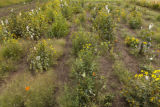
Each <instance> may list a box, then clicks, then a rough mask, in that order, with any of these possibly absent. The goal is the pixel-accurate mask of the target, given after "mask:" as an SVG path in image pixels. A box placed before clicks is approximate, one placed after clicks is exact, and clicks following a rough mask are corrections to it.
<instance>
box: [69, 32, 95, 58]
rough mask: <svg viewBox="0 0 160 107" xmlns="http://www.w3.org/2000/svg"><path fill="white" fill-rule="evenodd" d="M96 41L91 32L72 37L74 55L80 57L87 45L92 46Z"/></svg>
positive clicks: (79, 33)
mask: <svg viewBox="0 0 160 107" xmlns="http://www.w3.org/2000/svg"><path fill="white" fill-rule="evenodd" d="M94 41H95V39H94V37H92V35H91V34H90V33H89V32H85V31H83V30H82V31H80V32H76V33H74V34H73V36H72V46H73V54H74V55H76V56H77V55H78V53H79V51H80V50H81V49H83V46H84V45H85V44H90V43H93V42H94Z"/></svg>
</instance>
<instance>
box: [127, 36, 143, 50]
mask: <svg viewBox="0 0 160 107" xmlns="http://www.w3.org/2000/svg"><path fill="white" fill-rule="evenodd" d="M139 42H140V41H139V40H138V39H137V38H135V37H131V36H127V37H126V39H125V43H126V45H127V46H128V47H132V48H138V45H139Z"/></svg>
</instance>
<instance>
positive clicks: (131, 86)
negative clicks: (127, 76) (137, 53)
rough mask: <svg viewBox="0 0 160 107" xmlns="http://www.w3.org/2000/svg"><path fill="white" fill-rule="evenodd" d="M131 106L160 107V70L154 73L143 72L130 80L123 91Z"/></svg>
mask: <svg viewBox="0 0 160 107" xmlns="http://www.w3.org/2000/svg"><path fill="white" fill-rule="evenodd" d="M122 95H123V96H124V97H125V98H126V100H127V101H128V102H129V104H130V105H132V106H133V105H134V106H143V107H145V106H154V107H159V106H160V70H154V71H152V72H148V71H144V70H142V71H141V73H139V74H136V75H135V76H134V78H132V79H131V80H129V82H128V84H127V85H125V88H124V89H123V91H122Z"/></svg>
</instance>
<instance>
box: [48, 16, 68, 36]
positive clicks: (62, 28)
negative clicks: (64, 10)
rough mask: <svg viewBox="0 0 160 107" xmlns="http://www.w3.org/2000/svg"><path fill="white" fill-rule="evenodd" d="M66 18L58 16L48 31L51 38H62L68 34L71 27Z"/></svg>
mask: <svg viewBox="0 0 160 107" xmlns="http://www.w3.org/2000/svg"><path fill="white" fill-rule="evenodd" d="M68 27H69V26H68V24H67V21H66V19H65V18H63V17H62V16H58V17H57V18H56V19H55V22H54V23H53V24H52V25H51V28H50V29H49V31H48V37H50V38H54V37H56V38H61V37H64V36H66V35H67V34H68V32H69V28H68Z"/></svg>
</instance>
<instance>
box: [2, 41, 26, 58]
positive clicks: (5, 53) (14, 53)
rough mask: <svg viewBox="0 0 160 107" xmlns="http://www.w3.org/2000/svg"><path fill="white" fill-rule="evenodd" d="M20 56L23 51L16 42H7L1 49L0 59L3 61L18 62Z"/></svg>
mask: <svg viewBox="0 0 160 107" xmlns="http://www.w3.org/2000/svg"><path fill="white" fill-rule="evenodd" d="M22 56H23V49H22V46H21V44H20V43H19V42H18V40H15V39H11V40H8V41H7V42H6V43H5V46H4V47H3V48H2V57H3V58H5V59H11V60H19V59H20V58H21V57H22Z"/></svg>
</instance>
